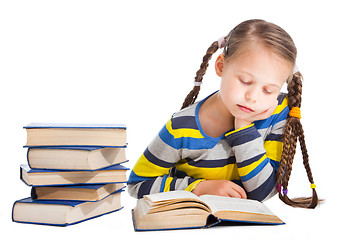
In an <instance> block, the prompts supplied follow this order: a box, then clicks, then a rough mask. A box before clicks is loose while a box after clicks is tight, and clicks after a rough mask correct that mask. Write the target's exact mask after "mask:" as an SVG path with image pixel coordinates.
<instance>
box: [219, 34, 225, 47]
mask: <svg viewBox="0 0 360 240" xmlns="http://www.w3.org/2000/svg"><path fill="white" fill-rule="evenodd" d="M218 45H219V49H221V48H223V47H225V36H222V37H221V38H219V39H218Z"/></svg>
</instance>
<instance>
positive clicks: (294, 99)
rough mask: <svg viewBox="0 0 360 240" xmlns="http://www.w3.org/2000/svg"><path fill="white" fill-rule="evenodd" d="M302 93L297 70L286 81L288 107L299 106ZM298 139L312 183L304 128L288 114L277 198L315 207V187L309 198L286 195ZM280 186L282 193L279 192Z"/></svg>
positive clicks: (305, 206) (278, 177) (303, 206)
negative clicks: (289, 79)
mask: <svg viewBox="0 0 360 240" xmlns="http://www.w3.org/2000/svg"><path fill="white" fill-rule="evenodd" d="M301 94H302V75H301V74H300V73H299V72H297V73H295V74H294V75H293V78H292V80H291V81H290V82H289V83H288V105H289V108H290V109H292V108H293V107H298V108H300V107H301ZM298 139H299V142H300V147H301V152H302V156H303V163H304V166H305V169H306V173H307V176H308V179H309V182H310V183H311V184H314V180H313V177H312V173H311V169H310V165H309V156H308V153H307V148H306V145H305V137H304V130H303V128H302V125H301V122H300V119H299V118H296V117H292V116H289V118H288V120H287V122H286V126H285V131H284V147H283V152H282V155H281V161H280V165H279V168H278V172H277V190H278V191H279V198H280V199H281V200H282V201H283V202H284V203H286V204H288V205H290V206H294V207H302V208H315V207H316V206H317V204H318V202H319V200H318V197H317V193H316V190H315V188H312V190H313V195H312V197H311V198H304V197H302V198H295V199H289V198H288V196H287V188H288V182H289V179H290V174H291V170H292V163H293V160H294V156H295V152H296V144H297V140H298ZM281 186H282V187H283V193H281Z"/></svg>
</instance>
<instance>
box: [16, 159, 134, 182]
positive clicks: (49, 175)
mask: <svg viewBox="0 0 360 240" xmlns="http://www.w3.org/2000/svg"><path fill="white" fill-rule="evenodd" d="M127 170H129V169H128V168H126V167H124V166H122V165H121V164H117V165H114V166H110V167H106V168H102V169H99V170H96V171H83V170H81V171H80V170H75V171H71V170H67V171H59V170H44V169H30V168H29V166H27V165H24V164H22V165H21V166H20V179H22V180H23V181H24V182H25V183H26V184H27V185H29V186H52V185H70V184H89V183H93V184H95V183H121V182H122V183H123V182H126V171H127Z"/></svg>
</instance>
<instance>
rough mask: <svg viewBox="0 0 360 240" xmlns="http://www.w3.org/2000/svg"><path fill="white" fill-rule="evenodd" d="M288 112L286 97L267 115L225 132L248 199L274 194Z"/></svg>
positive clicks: (260, 198)
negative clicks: (257, 120)
mask: <svg viewBox="0 0 360 240" xmlns="http://www.w3.org/2000/svg"><path fill="white" fill-rule="evenodd" d="M288 113H289V109H288V107H287V98H285V99H284V100H283V101H282V102H280V103H279V105H278V106H277V108H276V109H275V111H274V112H273V114H272V115H271V116H270V117H269V118H267V119H265V120H262V121H259V122H254V123H255V124H254V123H252V124H250V125H248V126H245V127H242V128H239V129H236V130H234V131H232V132H229V133H227V134H226V135H225V137H226V139H227V141H228V143H229V144H230V146H231V147H232V149H233V151H234V153H235V157H236V162H237V167H238V173H239V176H240V180H241V182H242V183H243V186H244V187H245V190H246V192H247V196H248V198H250V199H256V200H259V201H263V200H265V199H267V198H269V197H271V196H272V195H273V194H275V190H274V188H275V184H276V174H275V172H276V170H277V168H278V166H279V162H280V159H281V153H282V148H283V143H282V136H283V132H284V127H285V123H286V118H287V116H288ZM269 126H270V130H269ZM267 131H270V132H269V133H267ZM261 133H262V134H261ZM263 136H266V138H265V140H264V138H263Z"/></svg>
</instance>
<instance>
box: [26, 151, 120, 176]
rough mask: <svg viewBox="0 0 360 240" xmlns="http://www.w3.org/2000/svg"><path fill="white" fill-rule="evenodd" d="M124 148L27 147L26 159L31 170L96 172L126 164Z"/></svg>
mask: <svg viewBox="0 0 360 240" xmlns="http://www.w3.org/2000/svg"><path fill="white" fill-rule="evenodd" d="M125 147H126V146H124V147H111V148H110V147H82V146H77V147H74V146H61V147H59V146H47V147H29V148H28V153H27V159H28V164H29V166H30V167H31V168H41V169H59V170H66V169H69V170H76V169H78V170H96V169H100V168H105V167H108V166H111V165H115V164H118V163H124V162H126V157H125Z"/></svg>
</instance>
